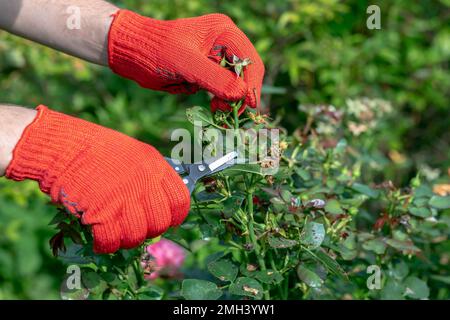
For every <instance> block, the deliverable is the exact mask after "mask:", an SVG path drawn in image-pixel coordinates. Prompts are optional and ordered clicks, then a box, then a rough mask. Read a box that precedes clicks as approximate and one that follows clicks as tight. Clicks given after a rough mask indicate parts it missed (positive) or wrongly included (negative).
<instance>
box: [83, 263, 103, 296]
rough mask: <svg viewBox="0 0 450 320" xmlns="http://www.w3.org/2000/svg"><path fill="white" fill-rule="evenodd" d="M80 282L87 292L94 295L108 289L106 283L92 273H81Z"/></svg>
mask: <svg viewBox="0 0 450 320" xmlns="http://www.w3.org/2000/svg"><path fill="white" fill-rule="evenodd" d="M82 270H86V269H82ZM81 281H82V282H83V285H84V286H85V287H86V288H87V289H88V290H89V292H91V293H92V294H94V295H99V294H101V293H102V292H103V291H105V290H106V289H107V288H108V284H107V283H106V281H104V280H103V278H102V277H101V276H100V275H99V274H98V273H96V272H94V271H88V272H82V274H81Z"/></svg>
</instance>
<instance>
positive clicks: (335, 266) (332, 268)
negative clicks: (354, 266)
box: [310, 249, 348, 280]
mask: <svg viewBox="0 0 450 320" xmlns="http://www.w3.org/2000/svg"><path fill="white" fill-rule="evenodd" d="M310 254H311V255H312V256H313V257H314V258H316V260H318V261H319V262H320V263H321V264H322V265H324V266H325V267H326V268H327V270H328V271H329V272H331V273H333V274H335V275H337V276H339V277H341V278H342V279H345V280H348V276H347V274H346V273H345V271H344V269H342V267H341V265H340V264H339V263H338V262H337V261H336V260H334V259H333V258H331V257H330V256H329V255H328V254H327V253H326V252H324V251H322V250H320V249H319V250H317V251H314V252H310Z"/></svg>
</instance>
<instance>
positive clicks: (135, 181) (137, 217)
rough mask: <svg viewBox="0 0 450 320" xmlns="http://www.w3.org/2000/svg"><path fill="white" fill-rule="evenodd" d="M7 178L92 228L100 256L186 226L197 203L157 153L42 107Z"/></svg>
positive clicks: (126, 138) (21, 145)
mask: <svg viewBox="0 0 450 320" xmlns="http://www.w3.org/2000/svg"><path fill="white" fill-rule="evenodd" d="M37 109H38V114H37V116H36V118H35V119H34V121H33V122H32V123H31V124H30V125H29V126H28V127H27V128H26V129H25V131H24V132H23V134H22V137H21V139H20V140H19V142H18V143H17V145H16V147H15V149H14V154H13V159H12V161H11V163H10V164H9V166H8V167H7V169H6V177H8V178H10V179H13V180H24V179H32V180H36V181H38V182H39V187H40V188H41V190H42V191H43V192H45V193H47V194H49V195H50V196H51V198H52V200H53V201H54V202H57V203H61V204H63V205H64V206H65V207H66V208H67V209H68V210H69V211H70V212H72V213H73V214H75V215H77V216H79V217H80V218H81V221H82V223H84V224H89V225H92V232H93V235H94V251H95V252H97V253H111V252H115V251H116V250H117V249H119V248H132V247H135V246H137V245H139V244H140V243H142V242H143V241H144V240H145V239H147V238H152V237H156V236H158V235H160V234H161V233H163V232H165V231H166V230H167V229H168V228H169V227H170V226H177V225H179V224H180V223H181V222H182V221H183V220H184V219H185V217H186V215H187V213H188V211H189V204H190V203H189V202H190V195H189V191H188V190H187V188H186V186H185V185H184V183H183V182H182V180H181V178H180V177H179V176H178V174H177V173H176V172H175V171H174V170H173V169H172V168H171V167H170V166H169V164H168V163H167V162H166V161H165V160H164V158H163V157H162V156H161V154H160V153H159V152H158V151H157V150H155V149H154V148H153V147H152V146H150V145H147V144H145V143H142V142H140V141H137V140H135V139H133V138H130V137H128V136H126V135H124V134H121V133H119V132H117V131H114V130H111V129H107V128H104V127H101V126H98V125H96V124H93V123H90V122H87V121H84V120H80V119H76V118H73V117H70V116H67V115H64V114H61V113H58V112H55V111H51V110H49V109H48V108H46V107H45V106H39V107H38V108H37Z"/></svg>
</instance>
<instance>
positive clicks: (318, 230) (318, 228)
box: [301, 222, 325, 249]
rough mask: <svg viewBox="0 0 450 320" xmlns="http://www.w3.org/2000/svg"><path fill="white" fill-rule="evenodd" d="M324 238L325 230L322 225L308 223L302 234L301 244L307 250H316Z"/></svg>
mask: <svg viewBox="0 0 450 320" xmlns="http://www.w3.org/2000/svg"><path fill="white" fill-rule="evenodd" d="M324 238H325V228H324V226H323V224H321V223H317V222H308V223H307V224H306V225H305V227H304V229H303V232H302V236H301V243H302V244H304V245H306V246H307V247H308V248H309V249H315V248H318V247H319V246H320V245H321V244H322V242H323V239H324Z"/></svg>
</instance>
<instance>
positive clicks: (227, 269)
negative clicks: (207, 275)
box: [208, 259, 238, 282]
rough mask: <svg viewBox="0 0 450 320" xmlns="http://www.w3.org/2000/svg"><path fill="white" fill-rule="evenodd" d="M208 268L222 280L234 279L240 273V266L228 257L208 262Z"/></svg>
mask: <svg viewBox="0 0 450 320" xmlns="http://www.w3.org/2000/svg"><path fill="white" fill-rule="evenodd" d="M208 270H209V272H211V274H212V275H214V276H215V277H217V278H219V279H220V280H221V281H231V282H232V281H234V279H236V276H237V274H238V267H237V266H236V265H234V264H233V263H232V262H231V261H230V260H228V259H221V260H216V261H212V262H210V263H209V264H208Z"/></svg>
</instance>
